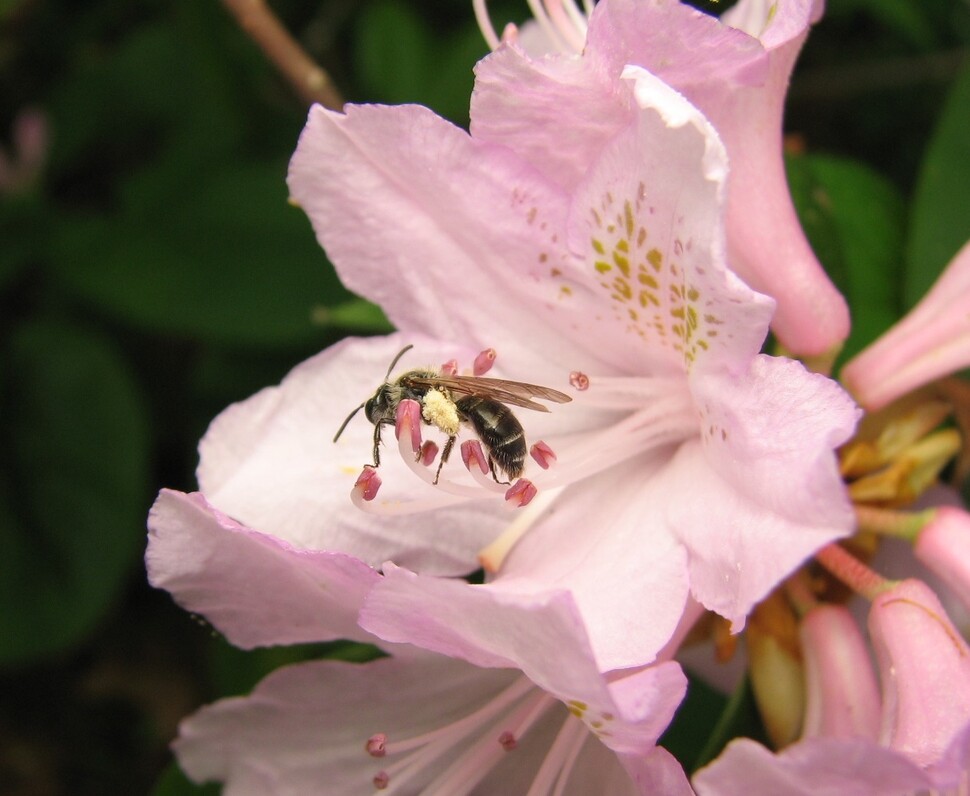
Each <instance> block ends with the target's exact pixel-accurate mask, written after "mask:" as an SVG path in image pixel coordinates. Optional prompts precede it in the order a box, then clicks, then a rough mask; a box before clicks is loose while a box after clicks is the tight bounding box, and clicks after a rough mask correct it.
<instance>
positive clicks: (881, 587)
mask: <svg viewBox="0 0 970 796" xmlns="http://www.w3.org/2000/svg"><path fill="white" fill-rule="evenodd" d="M815 560H816V561H818V562H819V563H820V564H821V565H822V566H823V567H825V568H826V569H827V570H828V571H829V572H831V573H832V574H833V575H835V577H837V578H838V579H839V580H841V581H842V582H843V583H844V584H845V585H846V586H848V587H849V588H850V589H852V590H853V591H854V592H856V593H857V594H860V595H862V596H863V597H865V598H866V599H867V600H874V599H875V598H876V597H878V596H879V595H880V594H882V593H883V592H884V591H887V590H888V589H891V588H892V586H893V581H890V580H887V579H886V578H884V577H882V575H880V574H879V573H877V572H876V571H875V570H872V569H870V568H869V567H867V566H866V565H865V564H863V563H862V562H861V561H860V560H859V559H858V558H856V557H855V556H854V555H852V554H851V553H850V552H849V551H848V550H846V549H845V548H844V547H842V546H841V545H840V544H836V543H832V544H830V545H827V546H826V547H823V548H822V549H821V550H819V551H818V552H817V553H815Z"/></svg>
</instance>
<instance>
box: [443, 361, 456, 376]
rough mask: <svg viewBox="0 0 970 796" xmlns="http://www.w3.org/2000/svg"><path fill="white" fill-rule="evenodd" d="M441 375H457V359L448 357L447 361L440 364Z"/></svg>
mask: <svg viewBox="0 0 970 796" xmlns="http://www.w3.org/2000/svg"><path fill="white" fill-rule="evenodd" d="M441 375H442V376H457V375H458V360H457V359H449V360H448V361H447V362H445V364H444V365H442V366H441Z"/></svg>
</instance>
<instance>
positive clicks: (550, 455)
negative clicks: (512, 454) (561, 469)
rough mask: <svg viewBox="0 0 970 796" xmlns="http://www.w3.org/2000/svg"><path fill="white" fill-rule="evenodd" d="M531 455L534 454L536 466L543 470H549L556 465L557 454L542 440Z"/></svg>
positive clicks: (534, 446)
mask: <svg viewBox="0 0 970 796" xmlns="http://www.w3.org/2000/svg"><path fill="white" fill-rule="evenodd" d="M529 453H530V454H532V458H533V459H535V461H536V464H538V465H539V466H540V467H541V468H542V469H543V470H548V469H549V468H550V467H551V466H552V465H553V464H555V463H556V454H555V452H554V451H553V450H552V448H550V447H549V446H548V445H546V443H545V442H543V441H542V440H539V441H538V442H536V443H535V444H534V445H533V446H532V448H531V449H530V450H529Z"/></svg>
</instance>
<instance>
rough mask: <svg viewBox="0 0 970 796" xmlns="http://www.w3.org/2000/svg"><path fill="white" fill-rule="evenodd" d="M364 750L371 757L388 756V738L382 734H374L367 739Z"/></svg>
mask: <svg viewBox="0 0 970 796" xmlns="http://www.w3.org/2000/svg"><path fill="white" fill-rule="evenodd" d="M364 749H365V750H366V751H367V754H369V755H370V756H371V757H384V755H386V754H387V736H386V735H385V734H384V733H382V732H377V733H374V734H373V735H372V736H371V737H370V738H368V739H367V743H365V744H364Z"/></svg>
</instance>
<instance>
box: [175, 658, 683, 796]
mask: <svg viewBox="0 0 970 796" xmlns="http://www.w3.org/2000/svg"><path fill="white" fill-rule="evenodd" d="M393 653H394V656H393V657H390V658H384V659H381V660H376V661H372V662H371V663H367V664H350V663H343V662H338V661H320V662H315V663H307V664H301V665H297V666H291V667H288V668H285V669H280V670H278V671H276V672H274V673H273V674H271V675H270V676H269V677H267V678H266V679H265V680H264V681H263V682H262V683H260V684H259V685H258V686H257V687H256V690H255V691H254V692H253V694H252V695H251V696H249V697H244V698H236V699H225V700H222V701H220V702H217V703H215V704H214V705H211V706H209V707H206V708H203V709H202V710H201V711H199V712H198V713H197V714H196V715H194V716H192V717H190V718H189V719H187V720H185V721H184V722H183V723H182V726H181V728H180V736H179V739H178V740H177V741H176V743H175V746H174V749H175V753H176V755H177V757H178V759H179V762H180V764H181V765H182V767H183V768H184V769H185V771H186V772H187V773H188V774H189V775H190V776H191V777H192V778H193V779H194V780H196V781H197V782H203V781H206V780H219V781H222V782H225V783H226V786H227V788H226V793H228V794H238V795H239V796H248V795H249V794H253V796H255V795H256V794H259V795H260V796H262V794H267V793H272V794H277V795H279V796H282V795H283V794H294V795H295V794H305V793H323V792H326V793H335V794H337V793H339V794H347V795H348V796H352V795H353V794H372V793H375V792H386V793H397V794H400V793H422V794H425V796H438V795H440V796H461V794H469V793H475V794H496V793H521V794H525V793H529V794H535V796H543V795H544V794H554V793H555V794H572V796H585V794H590V793H609V794H618V795H622V794H631V795H632V794H642V795H643V796H647V794H656V793H663V794H665V795H669V796H678V794H684V795H685V796H686V795H687V794H691V793H692V791H691V789H690V786H689V785H688V783H687V779H686V777H685V776H684V774H683V771H682V770H681V769H680V766H679V765H678V764H677V762H676V761H675V760H674V759H673V758H672V757H671V756H670V755H669V754H668V753H667V752H666V751H665V750H664V749H662V748H660V747H654V746H653V745H652V742H651V741H650V740H649V733H644V732H642V731H641V730H639V729H638V728H637V726H636V725H635V724H633V723H627V722H626V721H625V718H624V715H625V714H628V715H631V716H634V717H640V719H641V722H642V723H646V724H649V725H652V726H656V725H657V724H658V723H659V722H658V721H657V718H658V717H651V716H649V715H648V714H649V711H650V710H651V709H652V708H653V707H654V706H653V705H647V704H646V703H645V702H643V701H642V700H640V701H638V700H637V698H636V697H635V696H634V693H635V690H636V689H631V691H632V692H634V693H630V694H624V693H623V689H622V687H620V688H617V687H616V686H613V687H611V688H612V691H613V692H614V693H617V694H618V697H611V696H610V695H609V694H608V693H607V691H606V690H605V688H604V687H603V686H601V688H600V689H599V695H600V697H601V698H602V699H603V700H604V701H603V702H600V703H590V704H587V705H582V706H578V704H576V703H574V704H569V705H564V704H562V703H560V702H558V701H557V700H555V699H554V698H552V697H550V696H549V695H547V694H545V693H543V692H542V691H540V690H539V689H537V688H535V687H534V686H533V685H532V684H531V683H529V681H528V680H527V679H526V678H524V677H522V675H520V674H518V673H516V672H513V671H509V670H504V669H479V668H477V667H474V666H472V665H470V664H467V663H463V662H461V661H455V660H452V659H450V658H446V657H443V656H438V655H432V654H429V653H425V654H415V653H414V652H410V651H408V650H399V649H395V650H393ZM635 677H636V676H634V678H635ZM603 711H605V712H607V713H608V714H609V715H608V719H607V720H606V724H608V725H609V726H610V727H612V728H614V729H618V728H620V727H621V726H623V725H624V724H626V727H625V729H626V730H628V731H627V732H623V733H621V734H622V736H623V740H622V741H617V739H616V738H614V737H610V736H607V734H606V732H605V731H602V730H600V729H599V728H598V727H594V728H593V729H592V730H591V725H594V724H597V723H598V722H599V721H600V720H599V719H595V718H593V719H590V718H589V715H590V714H593V715H596V714H597V713H598V712H603ZM598 733H599V735H600V738H599V739H598V738H597V734H598ZM601 740H602V741H605V742H604V743H601ZM610 743H612V744H613V745H614V749H611V748H610V747H609V746H608V745H607V744H610ZM617 746H618V747H621V748H620V749H619V750H616V749H615V747H617Z"/></svg>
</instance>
